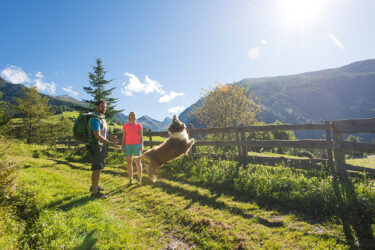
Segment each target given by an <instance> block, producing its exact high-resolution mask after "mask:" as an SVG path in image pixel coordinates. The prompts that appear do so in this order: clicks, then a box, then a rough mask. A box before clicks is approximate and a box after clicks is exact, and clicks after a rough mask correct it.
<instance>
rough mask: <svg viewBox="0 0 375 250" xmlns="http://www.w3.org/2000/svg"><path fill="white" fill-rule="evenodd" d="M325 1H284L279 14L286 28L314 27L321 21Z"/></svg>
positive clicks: (281, 2)
mask: <svg viewBox="0 0 375 250" xmlns="http://www.w3.org/2000/svg"><path fill="white" fill-rule="evenodd" d="M324 2H325V1H324V0H283V1H280V5H279V8H278V13H279V17H280V20H279V21H280V22H281V24H282V26H284V27H289V28H290V27H291V26H298V27H307V26H310V27H311V26H314V25H316V24H317V23H319V22H320V21H321V18H322V15H323V12H324V11H323V7H324Z"/></svg>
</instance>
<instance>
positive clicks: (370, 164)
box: [346, 157, 375, 168]
mask: <svg viewBox="0 0 375 250" xmlns="http://www.w3.org/2000/svg"><path fill="white" fill-rule="evenodd" d="M346 162H347V163H348V164H351V165H353V166H360V167H367V168H375V157H371V158H361V159H346Z"/></svg>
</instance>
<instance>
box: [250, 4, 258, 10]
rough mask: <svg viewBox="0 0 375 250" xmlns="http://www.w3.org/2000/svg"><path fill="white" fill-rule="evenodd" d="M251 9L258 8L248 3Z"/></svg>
mask: <svg viewBox="0 0 375 250" xmlns="http://www.w3.org/2000/svg"><path fill="white" fill-rule="evenodd" d="M248 5H249V7H250V8H252V9H256V8H257V6H255V5H254V4H251V3H248Z"/></svg>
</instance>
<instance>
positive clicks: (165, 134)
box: [143, 131, 169, 138]
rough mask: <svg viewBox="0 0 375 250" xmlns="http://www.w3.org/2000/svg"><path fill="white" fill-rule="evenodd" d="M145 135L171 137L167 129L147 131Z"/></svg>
mask: <svg viewBox="0 0 375 250" xmlns="http://www.w3.org/2000/svg"><path fill="white" fill-rule="evenodd" d="M143 136H160V137H165V138H168V137H169V133H168V132H167V131H159V132H152V131H147V132H145V133H143Z"/></svg>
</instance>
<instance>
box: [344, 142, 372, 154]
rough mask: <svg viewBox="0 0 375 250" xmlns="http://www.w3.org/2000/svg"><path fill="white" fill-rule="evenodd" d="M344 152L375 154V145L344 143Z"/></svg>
mask: <svg viewBox="0 0 375 250" xmlns="http://www.w3.org/2000/svg"><path fill="white" fill-rule="evenodd" d="M342 150H343V151H344V152H350V151H360V152H366V153H374V152H375V144H371V143H356V142H347V141H343V142H342Z"/></svg>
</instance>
